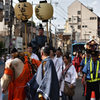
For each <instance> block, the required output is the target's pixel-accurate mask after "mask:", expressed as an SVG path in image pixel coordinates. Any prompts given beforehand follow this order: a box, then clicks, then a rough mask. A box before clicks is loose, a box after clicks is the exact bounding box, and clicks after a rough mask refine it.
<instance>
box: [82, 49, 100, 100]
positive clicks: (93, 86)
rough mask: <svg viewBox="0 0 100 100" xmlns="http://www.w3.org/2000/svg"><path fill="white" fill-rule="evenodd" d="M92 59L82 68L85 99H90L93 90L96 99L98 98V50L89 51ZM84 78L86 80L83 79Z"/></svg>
mask: <svg viewBox="0 0 100 100" xmlns="http://www.w3.org/2000/svg"><path fill="white" fill-rule="evenodd" d="M91 57H92V61H89V62H88V63H87V64H86V65H85V66H84V68H83V70H82V72H83V73H84V80H83V82H84V84H87V92H86V100H90V98H91V93H92V91H94V92H95V96H96V100H99V81H100V62H99V61H98V51H91ZM85 79H86V80H85Z"/></svg>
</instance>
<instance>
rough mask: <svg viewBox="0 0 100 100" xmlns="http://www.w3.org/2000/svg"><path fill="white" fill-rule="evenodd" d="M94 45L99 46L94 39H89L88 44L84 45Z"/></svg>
mask: <svg viewBox="0 0 100 100" xmlns="http://www.w3.org/2000/svg"><path fill="white" fill-rule="evenodd" d="M94 44H97V45H98V44H99V43H98V42H97V41H96V40H95V39H93V38H92V39H90V40H89V41H88V42H86V45H94Z"/></svg>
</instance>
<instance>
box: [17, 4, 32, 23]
mask: <svg viewBox="0 0 100 100" xmlns="http://www.w3.org/2000/svg"><path fill="white" fill-rule="evenodd" d="M32 14H33V7H32V5H31V4H30V3H28V2H20V3H18V4H16V5H15V15H16V17H17V19H19V20H22V21H27V20H28V19H29V18H31V17H32Z"/></svg>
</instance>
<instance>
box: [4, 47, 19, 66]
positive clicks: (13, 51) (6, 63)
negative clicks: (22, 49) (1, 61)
mask: <svg viewBox="0 0 100 100" xmlns="http://www.w3.org/2000/svg"><path fill="white" fill-rule="evenodd" d="M17 52H18V50H17V49H16V48H13V49H12V50H11V58H10V59H8V60H7V61H6V62H5V66H9V64H10V62H11V61H12V60H13V59H14V55H15V53H17Z"/></svg>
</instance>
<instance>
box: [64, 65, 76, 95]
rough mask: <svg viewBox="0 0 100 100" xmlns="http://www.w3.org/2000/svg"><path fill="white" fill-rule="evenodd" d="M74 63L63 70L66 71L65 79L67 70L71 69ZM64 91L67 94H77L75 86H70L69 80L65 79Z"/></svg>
mask: <svg viewBox="0 0 100 100" xmlns="http://www.w3.org/2000/svg"><path fill="white" fill-rule="evenodd" d="M71 65H72V64H68V66H67V67H66V68H65V69H64V70H63V72H62V74H63V73H64V72H65V73H64V76H63V77H64V79H65V75H66V73H67V71H68V69H69V67H70V66H71ZM62 67H63V66H62ZM64 93H65V94H66V95H67V96H74V94H75V87H73V88H70V87H69V86H68V84H67V82H66V81H64Z"/></svg>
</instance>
